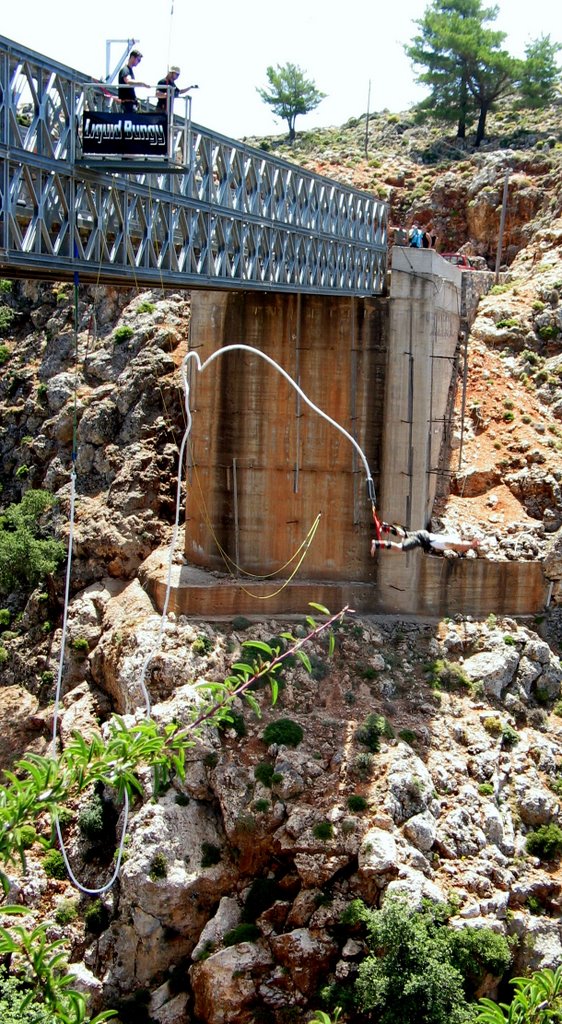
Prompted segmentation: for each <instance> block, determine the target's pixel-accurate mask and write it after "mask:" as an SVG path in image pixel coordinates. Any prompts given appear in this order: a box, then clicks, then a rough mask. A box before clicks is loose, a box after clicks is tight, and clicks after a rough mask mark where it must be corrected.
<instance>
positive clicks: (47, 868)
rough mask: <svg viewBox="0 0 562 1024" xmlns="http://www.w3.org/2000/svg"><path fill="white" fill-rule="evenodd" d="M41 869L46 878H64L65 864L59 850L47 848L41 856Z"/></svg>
mask: <svg viewBox="0 0 562 1024" xmlns="http://www.w3.org/2000/svg"><path fill="white" fill-rule="evenodd" d="M43 870H44V872H45V874H46V875H47V877H48V878H58V879H59V880H62V879H63V878H66V866H65V863H64V858H63V855H62V853H61V852H60V850H48V851H47V853H46V854H45V856H44V857H43Z"/></svg>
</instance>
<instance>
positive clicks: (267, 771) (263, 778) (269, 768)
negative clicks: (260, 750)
mask: <svg viewBox="0 0 562 1024" xmlns="http://www.w3.org/2000/svg"><path fill="white" fill-rule="evenodd" d="M274 771H275V770H274V768H273V765H272V764H270V763H269V761H260V763H259V764H257V765H256V767H255V768H254V778H255V779H257V780H258V782H261V784H262V786H267V787H268V789H269V787H270V786H271V779H272V777H273V775H274Z"/></svg>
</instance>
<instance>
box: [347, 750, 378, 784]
mask: <svg viewBox="0 0 562 1024" xmlns="http://www.w3.org/2000/svg"><path fill="white" fill-rule="evenodd" d="M374 764H375V759H374V757H373V755H372V754H371V753H370V752H368V751H366V750H365V751H362V752H361V753H360V754H357V756H356V757H354V759H353V762H352V765H351V770H352V772H353V774H354V775H357V777H358V778H359V779H362V780H363V781H367V779H370V777H371V775H372V774H373V768H374Z"/></svg>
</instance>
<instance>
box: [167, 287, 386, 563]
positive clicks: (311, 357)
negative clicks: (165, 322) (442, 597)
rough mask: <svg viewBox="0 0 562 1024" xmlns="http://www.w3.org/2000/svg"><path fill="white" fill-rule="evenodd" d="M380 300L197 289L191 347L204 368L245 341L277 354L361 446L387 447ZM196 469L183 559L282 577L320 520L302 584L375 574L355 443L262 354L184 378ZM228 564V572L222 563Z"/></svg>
mask: <svg viewBox="0 0 562 1024" xmlns="http://www.w3.org/2000/svg"><path fill="white" fill-rule="evenodd" d="M387 306H388V301H387V300H385V299H380V298H378V299H376V300H375V299H374V298H373V299H350V298H339V297H338V298H336V297H335V298H333V299H331V298H326V297H325V296H323V297H319V296H314V295H307V296H304V295H302V296H299V295H281V294H273V293H256V292H234V293H224V292H222V293H220V292H196V293H194V294H193V297H192V320H191V337H190V348H192V349H196V350H197V352H198V353H199V356H200V359H201V360H202V361H204V360H205V359H207V358H208V357H209V356H210V355H211V354H212V353H213V352H215V351H216V350H217V349H219V348H224V347H226V346H229V345H235V344H244V345H250V346H252V347H255V348H257V349H258V350H260V351H262V352H264V353H265V354H267V355H268V356H269V357H270V358H271V359H273V360H275V362H276V363H278V364H279V365H280V366H281V367H282V368H283V369H284V370H285V371H286V373H288V374H289V375H290V376H291V377H292V378H294V380H295V381H296V382H297V383H298V384H299V386H300V388H301V389H302V390H303V392H304V393H305V394H306V396H307V397H308V398H309V400H310V401H311V402H313V403H314V405H316V406H318V407H319V408H320V409H322V410H323V411H324V412H325V413H327V414H328V415H329V416H330V417H331V418H332V419H334V420H335V421H336V422H337V423H338V424H340V425H341V426H342V427H343V428H344V429H345V430H346V431H347V432H348V433H349V434H350V435H351V436H352V437H354V438H356V440H357V442H358V444H359V446H360V447H361V449H362V450H363V451H364V452H365V454H366V457H367V460H368V463H369V466H370V468H371V471H372V473H373V476H374V477H375V478H376V477H377V476H378V470H379V465H380V452H381V448H382V444H383V438H382V432H383V402H384V392H385V367H386V358H387V325H388V313H387ZM191 386H192V410H193V431H192V438H191V447H192V463H193V468H192V470H191V471H190V472H189V473H188V497H187V524H186V544H185V551H186V556H187V558H188V560H189V561H190V562H191V563H192V564H195V565H197V566H202V567H206V568H209V569H216V570H223V571H225V570H226V569H227V568H228V566H229V565H230V566H231V567H234V565H233V563H234V564H235V565H237V566H241V567H242V568H243V569H244V570H245V571H247V572H251V573H256V574H269V573H274V572H277V571H279V570H281V569H282V567H283V566H286V568H285V569H284V570H283V573H284V575H286V576H287V575H291V573H292V572H293V570H294V569H295V568H296V562H297V561H298V556H297V558H296V559H294V560H293V561H292V562H291V563H290V564H289V565H286V563H287V560H288V559H290V558H291V557H292V556H293V555H295V553H296V552H298V550H299V548H300V546H301V545H302V544H303V542H304V541H305V539H306V537H307V535H308V531H309V530H310V528H311V526H312V525H313V523H314V521H315V519H316V516H317V515H318V514H319V513H320V514H321V519H320V523H319V526H318V529H317V531H316V534H315V536H314V539H313V541H312V543H311V544H310V547H309V549H308V551H307V553H306V557H305V560H304V563H303V566H302V569H301V571H300V573H299V576H300V577H301V578H302V576H303V575H305V576H306V577H308V578H311V577H312V578H314V579H328V580H342V579H345V580H371V579H372V576H373V569H374V567H373V564H372V563H371V561H370V559H369V557H368V549H369V536H370V525H369V524H370V507H369V503H368V501H367V495H366V487H365V480H366V471H365V468H364V465H363V463H362V461H361V458H360V456H359V455H358V453H357V451H356V449H355V448H354V446H353V444H352V443H351V442H350V441H349V440H348V439H347V438H346V437H345V436H343V435H342V433H341V432H340V431H338V430H337V429H336V428H335V427H333V426H331V425H330V424H328V423H327V422H326V421H325V420H324V419H322V418H321V417H319V416H318V415H317V414H316V413H315V412H314V411H313V410H311V409H310V408H309V406H308V405H307V404H306V403H305V402H304V401H303V400H302V398H300V396H299V395H298V394H297V392H296V391H295V390H294V388H293V387H292V386H291V385H290V383H288V382H287V381H286V380H285V378H284V377H283V376H282V375H280V374H279V373H278V372H277V370H276V369H275V368H273V367H272V366H270V365H269V364H268V363H267V362H266V361H265V360H264V359H262V358H260V356H259V355H254V354H252V353H248V352H244V351H236V352H231V353H226V354H225V355H223V356H220V357H218V358H217V359H215V360H214V361H213V363H212V364H211V365H210V366H209V368H208V369H206V370H205V371H203V373H199V372H197V371H196V370H194V371H193V372H192V381H191ZM225 558H226V563H228V564H226V563H225Z"/></svg>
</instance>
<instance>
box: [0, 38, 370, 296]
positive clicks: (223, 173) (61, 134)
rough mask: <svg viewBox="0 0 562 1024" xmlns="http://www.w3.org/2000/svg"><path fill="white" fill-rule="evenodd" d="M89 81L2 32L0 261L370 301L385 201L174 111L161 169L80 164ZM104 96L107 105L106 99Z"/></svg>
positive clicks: (97, 277) (43, 273) (84, 275)
mask: <svg viewBox="0 0 562 1024" xmlns="http://www.w3.org/2000/svg"><path fill="white" fill-rule="evenodd" d="M103 93H104V91H103V90H102V89H101V87H100V83H97V84H96V83H95V82H94V80H93V79H91V78H90V77H89V76H87V75H84V74H81V73H80V72H78V71H75V70H74V69H72V68H69V67H66V66H65V65H62V64H59V63H57V62H56V61H53V60H50V59H49V58H47V57H44V56H42V55H41V54H38V53H36V52H34V51H32V50H29V49H27V48H26V47H24V46H21V45H19V44H17V43H14V42H12V41H11V40H9V39H6V38H5V37H4V36H0V188H1V197H2V205H1V212H0V269H1V270H2V272H3V273H4V274H5V275H7V276H18V275H20V276H21V275H25V276H27V277H37V278H46V277H54V278H57V279H64V278H65V277H69V276H71V275H72V274H73V273H74V272H75V271H79V273H80V276H81V279H83V280H89V281H96V282H97V281H101V282H103V281H114V282H126V283H128V284H130V283H131V280H134V281H136V282H137V283H138V284H143V285H153V286H154V285H156V286H160V287H174V288H177V287H184V288H186V287H187V288H214V289H232V288H234V289H261V290H275V291H291V292H295V291H299V292H300V291H302V292H311V293H320V294H322V293H327V292H329V293H331V294H334V292H335V293H336V294H340V295H373V294H380V293H382V292H383V291H384V289H385V276H386V248H387V207H386V204H385V203H383V202H382V201H381V200H379V199H376V198H375V197H373V196H371V195H368V194H367V193H364V192H360V191H358V190H356V189H352V188H347V187H345V186H342V185H339V184H337V183H336V182H333V181H330V180H329V179H327V178H324V177H322V176H320V175H315V174H312V173H310V172H308V171H305V170H303V169H302V168H300V167H297V166H294V165H292V164H290V163H288V162H287V161H284V160H279V159H277V158H275V157H273V156H271V155H270V154H266V153H264V152H262V151H261V150H258V149H254V148H252V147H251V146H247V145H244V144H243V143H240V142H237V141H235V140H233V139H228V138H226V137H224V136H222V135H218V134H216V133H215V132H211V131H209V130H208V129H206V128H203V127H201V126H200V125H197V124H193V123H191V122H190V121H186V120H185V119H183V120H182V119H181V118H176V117H174V119H173V124H172V125H170V148H169V158H170V160H169V163H163V162H162V160H161V159H160V161H159V162H158V163H157V164H155V163H154V162H151V161H150V159H147V160H146V161H145V164H144V166H143V164H142V162H141V163H140V164H139V161H138V160H135V164H134V169H133V167H130V166H128V164H127V161H126V160H124V161H123V165H122V166H123V170H120V169H119V159H117V160H115V159H114V158H113V159H111V161H109V160H106V161H104V160H103V159H93V160H92V159H90V158H87V157H86V156H85V155H84V153H83V152H82V140H81V134H80V128H81V124H82V115H83V114H84V112H85V111H87V110H88V109H91V106H90V104H93V105H94V106H96V105H97V106H98V107H104V106H105V107H107V105H108V100H107V98H105V97H104V94H103ZM109 102H110V104H111V101H109Z"/></svg>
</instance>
